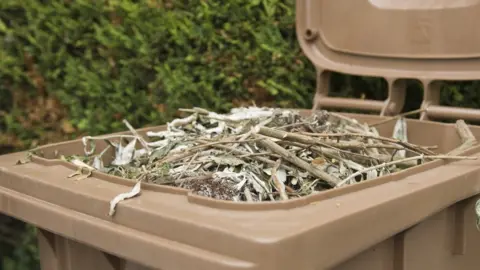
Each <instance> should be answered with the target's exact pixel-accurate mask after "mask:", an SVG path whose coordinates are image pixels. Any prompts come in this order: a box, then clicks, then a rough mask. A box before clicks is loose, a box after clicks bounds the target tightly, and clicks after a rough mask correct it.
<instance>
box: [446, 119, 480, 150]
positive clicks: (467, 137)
mask: <svg viewBox="0 0 480 270" xmlns="http://www.w3.org/2000/svg"><path fill="white" fill-rule="evenodd" d="M455 127H456V129H457V133H458V135H459V136H460V138H461V139H462V144H461V145H460V146H459V147H457V148H455V149H453V150H452V151H450V152H449V153H448V155H452V156H453V155H457V154H459V153H462V152H464V151H465V150H467V149H469V148H471V147H472V146H474V145H476V144H477V139H476V138H475V136H474V135H473V133H472V131H471V130H470V128H469V127H468V125H467V124H466V123H465V121H464V120H457V122H456V125H455Z"/></svg>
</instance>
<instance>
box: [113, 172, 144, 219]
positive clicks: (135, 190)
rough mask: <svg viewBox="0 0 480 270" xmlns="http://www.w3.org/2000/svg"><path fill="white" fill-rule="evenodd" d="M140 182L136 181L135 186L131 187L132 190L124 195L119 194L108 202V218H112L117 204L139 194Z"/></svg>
mask: <svg viewBox="0 0 480 270" xmlns="http://www.w3.org/2000/svg"><path fill="white" fill-rule="evenodd" d="M141 183H142V182H141V181H138V182H137V183H136V184H135V186H133V188H132V190H130V191H129V192H126V193H121V194H118V195H117V196H116V197H115V198H113V200H111V201H110V211H109V212H108V215H109V216H113V215H114V214H115V208H116V207H117V204H118V203H119V202H121V201H123V200H126V199H130V198H133V197H135V196H137V195H138V194H140V191H141V189H140V186H141Z"/></svg>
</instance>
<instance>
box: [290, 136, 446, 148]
mask: <svg viewBox="0 0 480 270" xmlns="http://www.w3.org/2000/svg"><path fill="white" fill-rule="evenodd" d="M300 134H303V135H306V136H311V137H318V138H339V137H340V138H343V137H345V138H348V137H360V138H370V139H374V140H379V141H383V142H390V143H395V144H400V145H401V144H402V143H404V142H402V141H400V140H397V139H394V138H387V137H382V136H376V135H371V134H365V133H309V132H300ZM409 145H410V146H412V147H419V148H425V149H437V148H438V146H437V145H433V146H423V145H415V144H412V143H409Z"/></svg>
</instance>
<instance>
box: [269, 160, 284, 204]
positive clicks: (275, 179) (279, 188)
mask: <svg viewBox="0 0 480 270" xmlns="http://www.w3.org/2000/svg"><path fill="white" fill-rule="evenodd" d="M280 164H282V159H278V160H277V162H275V166H273V168H272V181H273V183H274V184H275V188H276V189H277V191H278V192H279V193H280V198H282V200H285V201H286V200H288V195H287V193H286V192H285V184H284V183H283V182H282V181H280V179H278V177H277V171H278V167H280Z"/></svg>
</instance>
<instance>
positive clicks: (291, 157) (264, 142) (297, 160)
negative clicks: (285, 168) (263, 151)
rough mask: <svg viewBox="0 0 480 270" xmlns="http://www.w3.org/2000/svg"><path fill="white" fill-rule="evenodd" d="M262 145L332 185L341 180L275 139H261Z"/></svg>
mask: <svg viewBox="0 0 480 270" xmlns="http://www.w3.org/2000/svg"><path fill="white" fill-rule="evenodd" d="M258 144H260V145H261V146H263V147H265V148H268V149H270V150H271V151H273V152H275V153H276V154H279V155H280V156H282V157H283V158H284V159H286V160H287V161H289V162H291V163H292V164H295V165H297V166H298V167H300V168H302V169H304V170H306V171H307V172H309V173H310V174H311V175H313V176H315V177H317V178H320V179H322V180H324V181H325V182H327V183H328V184H329V185H331V186H335V185H336V183H338V182H339V181H340V179H338V178H336V177H333V176H331V175H329V174H328V173H326V172H324V171H322V170H320V169H318V168H316V167H314V166H312V165H311V164H308V163H307V162H305V161H303V160H302V159H301V158H299V157H297V156H295V155H294V154H292V153H290V152H288V151H287V150H285V148H283V147H281V146H280V145H278V144H276V143H275V142H273V141H270V140H261V141H259V142H258Z"/></svg>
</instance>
